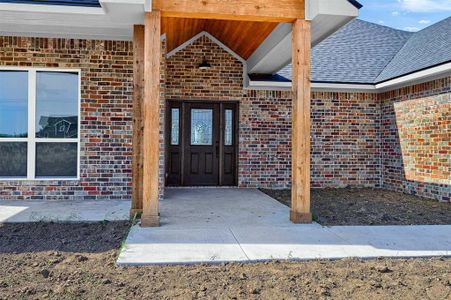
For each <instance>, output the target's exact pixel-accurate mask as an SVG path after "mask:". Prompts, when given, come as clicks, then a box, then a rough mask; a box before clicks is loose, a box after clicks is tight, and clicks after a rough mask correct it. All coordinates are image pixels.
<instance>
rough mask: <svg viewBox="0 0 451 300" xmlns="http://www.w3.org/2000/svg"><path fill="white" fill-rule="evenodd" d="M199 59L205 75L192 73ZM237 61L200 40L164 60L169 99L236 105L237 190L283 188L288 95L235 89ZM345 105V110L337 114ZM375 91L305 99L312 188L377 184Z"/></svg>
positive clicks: (239, 72) (238, 85) (287, 175)
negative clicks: (204, 62) (309, 106)
mask: <svg viewBox="0 0 451 300" xmlns="http://www.w3.org/2000/svg"><path fill="white" fill-rule="evenodd" d="M204 57H205V58H206V59H207V61H208V62H209V63H210V64H211V66H212V67H211V69H209V70H199V68H198V67H197V66H198V64H199V63H200V62H201V61H202V60H203V58H204ZM242 76H243V66H242V63H241V62H240V61H239V60H237V59H235V58H234V57H233V56H231V55H230V54H229V53H228V52H226V51H225V50H224V49H222V48H221V47H219V46H218V45H217V44H216V43H214V42H213V41H211V40H210V39H209V38H208V37H206V36H203V37H201V38H200V39H198V40H196V41H195V42H194V43H192V44H191V45H189V46H187V47H186V48H184V49H182V50H180V51H179V52H177V53H176V54H174V55H173V56H171V57H170V58H168V59H167V82H166V97H167V99H170V100H213V101H215V100H216V101H239V102H240V108H239V111H240V122H239V123H240V128H239V139H240V140H239V142H240V145H239V171H238V177H239V178H238V184H239V186H241V187H268V188H286V187H289V186H290V185H291V92H289V91H252V90H245V89H243V77H242ZM343 108H345V109H343ZM379 126H380V106H379V104H378V101H377V95H376V94H348V93H313V94H312V186H313V187H343V186H348V185H354V186H380V177H381V176H380V175H381V174H380V168H379V165H380V152H379V148H378V145H379V142H380V140H379V135H378V131H379Z"/></svg>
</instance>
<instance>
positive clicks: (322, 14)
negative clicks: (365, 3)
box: [247, 0, 361, 74]
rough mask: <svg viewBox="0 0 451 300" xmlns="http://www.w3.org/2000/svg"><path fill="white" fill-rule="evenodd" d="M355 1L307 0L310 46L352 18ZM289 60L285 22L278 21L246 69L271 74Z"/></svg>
mask: <svg viewBox="0 0 451 300" xmlns="http://www.w3.org/2000/svg"><path fill="white" fill-rule="evenodd" d="M357 3H358V2H357ZM355 4H356V3H355V1H354V2H350V1H349V0H307V1H306V2H305V5H306V7H305V18H306V19H307V20H310V21H311V44H312V47H314V46H315V45H316V44H318V43H319V42H321V41H322V40H324V39H325V38H326V37H328V36H329V35H331V34H332V33H334V32H335V31H337V30H338V29H340V28H341V27H342V26H344V25H345V24H347V23H348V22H349V21H351V20H353V19H354V18H356V17H357V16H358V14H359V8H358V5H357V6H356V5H355ZM360 7H361V6H360ZM290 62H291V24H289V23H281V24H279V25H278V26H277V27H276V28H275V29H274V31H273V32H272V33H271V34H270V35H269V36H268V37H267V38H266V40H265V41H264V42H263V43H262V44H261V45H260V47H259V48H258V49H257V50H256V51H255V52H254V53H253V54H252V55H251V56H250V57H249V59H248V60H247V63H248V67H249V72H250V73H258V74H273V73H275V72H277V71H279V70H280V69H282V68H283V67H285V66H286V65H287V64H289V63H290Z"/></svg>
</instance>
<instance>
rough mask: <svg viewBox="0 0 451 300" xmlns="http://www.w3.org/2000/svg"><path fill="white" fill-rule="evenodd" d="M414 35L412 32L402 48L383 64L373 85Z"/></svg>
mask: <svg viewBox="0 0 451 300" xmlns="http://www.w3.org/2000/svg"><path fill="white" fill-rule="evenodd" d="M406 32H408V31H406ZM415 34H416V32H412V34H411V35H410V36H409V37H408V38H407V39H406V41H405V42H404V44H403V45H402V47H399V49H398V51H396V53H395V55H393V56H392V58H391V59H390V60H389V61H388V62H387V63H386V64H385V66H384V67H383V68H382V69H381V71H380V72H379V74H377V76H376V77H375V78H374V82H373V83H377V79H378V78H379V76H381V74H382V73H383V72H384V71H385V69H387V67H388V65H390V63H391V62H392V61H393V60H394V59H395V58H396V56H398V54H399V53H401V50H402V49H403V48H404V47H406V45H407V43H408V42H409V40H410V39H411V38H412V37H413V36H414V35H415Z"/></svg>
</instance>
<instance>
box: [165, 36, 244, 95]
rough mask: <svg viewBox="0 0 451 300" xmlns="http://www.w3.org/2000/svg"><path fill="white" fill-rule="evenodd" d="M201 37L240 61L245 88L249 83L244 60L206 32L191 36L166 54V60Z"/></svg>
mask: <svg viewBox="0 0 451 300" xmlns="http://www.w3.org/2000/svg"><path fill="white" fill-rule="evenodd" d="M203 36H205V37H207V38H208V39H210V40H211V41H212V42H214V43H215V44H216V45H218V46H219V47H221V48H222V49H223V50H224V51H226V52H228V53H229V54H230V55H231V56H233V57H234V58H235V59H236V60H238V61H240V62H241V63H242V64H243V88H246V86H247V85H248V82H249V76H248V72H247V62H246V60H245V59H243V58H242V57H241V56H239V55H238V54H237V53H235V52H234V51H233V50H232V49H230V48H229V47H227V46H226V45H225V44H224V43H222V42H221V41H220V40H218V39H217V38H215V37H214V36H213V35H211V34H210V33H208V32H207V31H202V32H200V33H198V34H196V35H195V36H193V37H192V38H190V39H189V40H187V41H186V42H184V43H183V44H181V45H180V46H178V47H177V48H175V49H173V50H172V51H170V52H168V54H166V58H171V56H174V55H175V54H177V52H179V51H181V50H183V49H185V48H186V47H188V46H189V45H191V44H193V43H194V42H195V41H197V40H198V39H200V38H201V37H203Z"/></svg>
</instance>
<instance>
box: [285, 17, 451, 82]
mask: <svg viewBox="0 0 451 300" xmlns="http://www.w3.org/2000/svg"><path fill="white" fill-rule="evenodd" d="M450 31H451V17H449V18H447V19H445V20H443V21H441V22H438V23H436V24H434V25H432V26H429V27H427V28H425V29H423V30H421V31H419V32H416V33H413V32H407V31H402V30H397V29H393V28H390V27H387V26H382V25H378V24H374V23H370V22H367V21H362V20H358V19H356V20H353V21H351V22H350V23H348V24H347V25H345V26H344V27H343V28H342V29H340V30H339V31H337V32H336V33H335V34H333V35H332V36H330V37H329V38H327V39H325V40H324V41H323V42H321V43H319V44H318V45H317V46H315V47H314V48H313V49H312V57H311V59H312V62H311V68H312V71H311V81H312V82H323V83H354V84H376V83H380V82H383V81H386V80H389V79H393V78H396V77H399V76H402V75H407V74H410V73H412V72H415V71H420V70H423V69H426V68H429V67H433V66H437V65H439V64H442V63H446V62H449V61H451V51H449V49H450V47H451V34H449V32H450ZM277 74H279V75H281V76H283V77H286V78H289V79H291V65H288V66H287V67H285V68H283V69H282V70H280V71H279V72H278V73H277Z"/></svg>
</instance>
